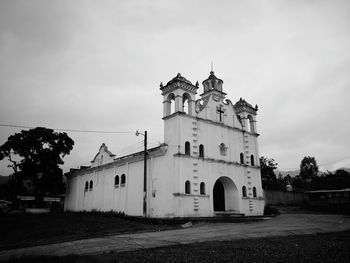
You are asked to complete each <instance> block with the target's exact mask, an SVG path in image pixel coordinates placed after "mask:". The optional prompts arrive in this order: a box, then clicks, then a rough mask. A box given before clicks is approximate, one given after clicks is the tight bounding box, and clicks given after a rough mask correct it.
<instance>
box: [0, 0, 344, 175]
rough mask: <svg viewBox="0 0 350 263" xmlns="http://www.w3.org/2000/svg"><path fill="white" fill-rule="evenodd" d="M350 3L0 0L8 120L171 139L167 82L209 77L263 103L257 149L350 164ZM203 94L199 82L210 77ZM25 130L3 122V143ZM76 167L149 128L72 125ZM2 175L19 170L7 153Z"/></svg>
mask: <svg viewBox="0 0 350 263" xmlns="http://www.w3.org/2000/svg"><path fill="white" fill-rule="evenodd" d="M349 14H350V1H348V0H344V1H337V0H332V1H322V0H320V1H313V0H308V1H306V0H305V1H297V0H290V1H282V0H278V1H277V0H276V1H232V0H230V1H203V0H200V1H199V0H198V1H190V0H186V1H174V0H172V1H166V0H159V1H150V0H147V1H62V0H59V1H58V0H57V1H46V0H43V1H33V0H31V1H29V0H23V1H17V0H10V1H5V0H1V1H0V123H2V124H14V125H23V126H30V127H32V126H33V127H34V126H45V127H50V128H63V129H81V130H102V131H135V130H137V129H138V130H148V132H149V137H150V141H151V144H150V146H156V144H157V143H158V142H162V141H163V121H162V119H161V118H162V96H161V93H160V90H159V84H160V82H161V81H162V82H163V83H166V82H167V81H169V80H170V79H171V78H173V77H174V76H175V75H176V74H177V73H178V72H180V73H181V74H182V75H183V76H185V77H186V78H187V79H189V80H190V81H192V82H193V83H195V82H196V81H197V80H198V81H199V82H200V83H201V82H202V81H203V80H204V79H205V78H207V77H208V75H209V71H210V63H211V61H213V62H214V71H215V74H216V76H217V77H219V78H221V79H222V80H223V81H224V86H223V89H224V91H225V92H226V93H228V95H227V98H228V99H231V100H232V101H233V102H236V101H237V100H238V99H239V98H240V97H243V98H245V99H246V100H247V101H248V102H249V103H251V104H253V105H255V104H258V106H259V111H258V116H257V121H258V122H257V125H258V126H257V127H258V132H259V133H260V134H261V135H260V137H259V143H260V155H264V156H266V157H269V158H274V159H275V160H276V161H277V162H278V164H279V169H282V170H288V169H295V168H298V167H299V165H300V161H301V159H302V158H303V157H304V156H306V155H311V156H315V157H316V159H317V161H318V163H319V164H321V165H322V166H323V168H325V169H330V170H332V169H335V168H339V167H342V166H347V167H350V150H349V149H350V138H349V136H350V119H349V113H350V15H349ZM200 92H202V87H201V90H200ZM20 130H21V129H18V128H9V127H0V144H3V143H4V142H5V141H6V140H7V138H8V136H9V135H11V134H13V133H15V132H20ZM68 135H69V136H70V137H72V138H73V140H74V141H75V146H74V149H73V151H72V153H71V154H70V155H69V156H67V157H66V158H65V165H64V167H63V168H64V171H67V170H68V169H69V167H73V168H76V167H77V166H79V165H89V163H90V161H91V160H92V158H93V157H94V155H95V153H96V152H97V150H98V149H99V147H100V145H101V144H102V143H103V142H104V143H106V144H107V146H108V147H109V149H110V150H111V151H112V152H113V153H114V154H116V155H117V156H121V155H124V154H127V153H132V152H133V151H136V150H141V149H142V146H141V144H142V142H141V141H142V137H136V136H135V135H134V134H133V133H128V134H99V133H76V132H68ZM0 165H1V166H0V174H3V175H7V174H9V173H10V172H11V171H10V170H9V169H8V168H6V165H7V163H6V162H1V163H0Z"/></svg>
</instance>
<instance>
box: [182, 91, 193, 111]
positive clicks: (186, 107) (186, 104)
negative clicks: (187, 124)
mask: <svg viewBox="0 0 350 263" xmlns="http://www.w3.org/2000/svg"><path fill="white" fill-rule="evenodd" d="M190 102H191V96H190V95H189V94H188V93H184V94H183V95H182V111H183V112H185V113H187V114H191V109H190Z"/></svg>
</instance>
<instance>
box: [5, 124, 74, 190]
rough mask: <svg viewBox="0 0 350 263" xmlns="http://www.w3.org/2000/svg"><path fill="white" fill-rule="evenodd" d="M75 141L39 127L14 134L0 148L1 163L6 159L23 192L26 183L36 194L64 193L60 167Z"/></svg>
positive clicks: (16, 183) (15, 181) (15, 182)
mask: <svg viewBox="0 0 350 263" xmlns="http://www.w3.org/2000/svg"><path fill="white" fill-rule="evenodd" d="M73 145H74V141H73V140H72V139H71V138H70V137H69V136H68V135H67V134H66V133H65V132H62V133H58V132H54V130H52V129H47V128H43V127H37V128H34V129H30V130H22V131H21V132H20V133H16V134H14V135H11V136H10V137H9V138H8V139H7V141H6V142H5V143H4V144H3V145H1V146H0V160H3V159H4V158H7V159H8V160H9V161H10V162H11V163H12V164H11V165H9V167H11V168H12V169H13V171H14V173H13V175H12V179H11V180H12V182H11V183H12V184H13V185H15V186H16V189H17V191H18V189H21V185H22V186H23V184H24V183H25V184H26V185H27V186H31V188H32V191H33V193H34V194H36V195H47V194H53V195H55V194H59V193H62V191H63V189H64V185H63V182H62V178H63V173H62V169H61V168H59V165H61V164H63V163H64V162H63V157H64V156H65V155H67V154H69V153H70V151H71V150H72V149H73Z"/></svg>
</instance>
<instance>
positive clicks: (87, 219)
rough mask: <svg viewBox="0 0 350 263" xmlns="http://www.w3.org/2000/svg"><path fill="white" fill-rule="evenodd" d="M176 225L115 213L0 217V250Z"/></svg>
mask: <svg viewBox="0 0 350 263" xmlns="http://www.w3.org/2000/svg"><path fill="white" fill-rule="evenodd" d="M170 228H175V226H167V225H155V224H150V223H143V222H134V221H128V220H126V219H123V218H121V217H120V216H119V215H115V214H100V213H57V214H7V215H2V216H0V236H1V238H0V250H5V249H10V248H19V247H27V246H35V245H45V244H51V243H58V242H64V241H71V240H78V239H82V238H88V237H99V236H104V235H108V234H120V233H132V232H133V233H134V232H141V231H159V230H164V229H170Z"/></svg>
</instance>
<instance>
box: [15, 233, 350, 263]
mask: <svg viewBox="0 0 350 263" xmlns="http://www.w3.org/2000/svg"><path fill="white" fill-rule="evenodd" d="M10 262H33V263H34V262H64V263H67V262H87V263H90V262H91V263H92V262H268V263H273V262H287V263H289V262H290V263H296V262H317V263H319V262H350V231H346V232H341V233H331V234H320V235H305V236H290V237H271V238H260V239H245V240H235V241H213V242H204V243H194V244H190V245H175V246H169V247H161V248H154V249H144V250H138V251H133V252H123V253H117V254H112V253H110V254H104V255H97V256H67V257H62V258H60V257H34V258H22V259H19V260H13V261H10Z"/></svg>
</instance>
